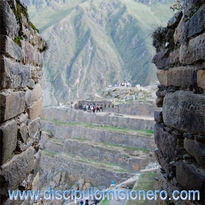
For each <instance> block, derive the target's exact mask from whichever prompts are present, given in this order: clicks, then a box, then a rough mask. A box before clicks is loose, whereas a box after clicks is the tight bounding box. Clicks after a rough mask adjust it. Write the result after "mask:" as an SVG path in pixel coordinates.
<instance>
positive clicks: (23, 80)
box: [0, 0, 46, 205]
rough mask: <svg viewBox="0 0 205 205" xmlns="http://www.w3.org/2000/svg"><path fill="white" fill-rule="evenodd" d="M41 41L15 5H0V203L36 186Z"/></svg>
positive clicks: (24, 12)
mask: <svg viewBox="0 0 205 205" xmlns="http://www.w3.org/2000/svg"><path fill="white" fill-rule="evenodd" d="M45 48H46V44H45V42H44V41H43V40H42V38H41V37H40V35H39V34H38V31H37V29H36V28H35V26H34V25H33V24H32V23H31V22H30V21H29V19H28V14H27V10H26V8H25V7H24V6H23V5H22V4H21V3H20V2H19V1H18V0H12V1H11V0H10V1H9V0H1V1H0V204H15V205H16V204H19V203H20V202H19V203H18V202H17V201H15V202H13V203H12V202H9V201H8V200H7V198H8V190H16V189H20V190H28V189H32V186H35V183H33V181H38V174H37V167H38V164H39V158H40V152H39V146H38V141H39V138H40V118H39V116H40V115H41V111H42V90H41V86H40V84H39V80H40V79H41V76H42V66H43V60H42V56H41V52H42V51H43V50H44V49H45Z"/></svg>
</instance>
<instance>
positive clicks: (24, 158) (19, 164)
mask: <svg viewBox="0 0 205 205" xmlns="http://www.w3.org/2000/svg"><path fill="white" fill-rule="evenodd" d="M33 168H34V149H33V147H30V148H28V149H27V150H26V151H25V152H22V153H21V154H19V155H15V156H14V157H13V158H12V159H11V160H10V161H9V162H7V163H6V164H3V165H2V166H1V170H0V178H1V179H2V181H3V182H4V183H3V184H4V187H0V193H1V194H2V192H3V190H5V191H6V193H5V195H6V194H7V190H9V189H10V190H16V189H18V186H19V185H20V184H21V182H23V180H24V179H26V177H27V176H28V175H29V173H30V172H31V171H32V170H33Z"/></svg>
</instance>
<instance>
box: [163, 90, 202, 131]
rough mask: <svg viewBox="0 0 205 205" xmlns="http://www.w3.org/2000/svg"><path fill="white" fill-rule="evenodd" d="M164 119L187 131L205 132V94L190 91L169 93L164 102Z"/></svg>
mask: <svg viewBox="0 0 205 205" xmlns="http://www.w3.org/2000/svg"><path fill="white" fill-rule="evenodd" d="M163 120H164V123H165V124H166V125H168V126H170V127H174V128H177V129H178V130H181V131H184V132H186V133H191V134H202V135H203V134H205V96H204V95H199V94H193V93H192V92H190V91H176V92H174V93H168V94H167V95H166V96H165V98H164V103H163Z"/></svg>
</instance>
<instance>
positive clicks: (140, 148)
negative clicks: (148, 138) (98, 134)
mask: <svg viewBox="0 0 205 205" xmlns="http://www.w3.org/2000/svg"><path fill="white" fill-rule="evenodd" d="M73 139H76V140H78V141H82V142H88V140H87V139H83V138H80V137H75V138H73ZM100 144H104V145H108V146H111V147H119V148H122V149H126V150H133V151H142V152H150V150H149V149H147V148H143V147H130V146H124V145H119V144H113V143H106V142H100Z"/></svg>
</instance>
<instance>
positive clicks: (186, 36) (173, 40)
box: [153, 0, 205, 205]
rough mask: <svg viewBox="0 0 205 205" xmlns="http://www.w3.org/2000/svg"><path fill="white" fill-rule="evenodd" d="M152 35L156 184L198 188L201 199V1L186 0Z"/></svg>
mask: <svg viewBox="0 0 205 205" xmlns="http://www.w3.org/2000/svg"><path fill="white" fill-rule="evenodd" d="M153 37H154V46H155V47H156V50H157V54H156V56H155V57H154V59H153V62H154V63H155V64H156V66H157V68H158V71H157V76H158V79H159V81H160V86H159V90H158V91H157V97H158V98H157V105H158V106H159V107H162V112H156V113H155V121H156V125H155V142H156V144H157V146H158V150H157V151H156V157H157V159H158V161H159V163H160V165H161V167H162V169H161V176H160V178H159V185H160V186H161V188H162V189H165V190H168V191H169V193H171V192H172V191H173V190H175V189H177V190H199V191H200V192H201V201H200V202H199V204H205V192H204V190H205V95H204V90H205V1H204V0H191V1H190V0H185V1H184V11H183V12H178V13H176V15H175V16H174V17H173V18H172V19H171V20H170V21H169V22H168V25H167V27H166V28H159V29H157V30H156V31H155V33H154V34H153ZM170 196H171V194H170ZM173 203H174V204H180V205H181V204H192V202H190V201H189V202H188V201H173ZM164 204H170V201H169V202H167V203H164Z"/></svg>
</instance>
